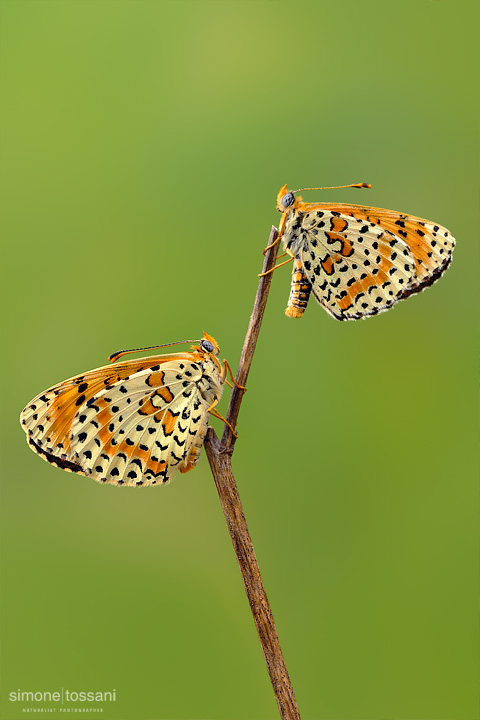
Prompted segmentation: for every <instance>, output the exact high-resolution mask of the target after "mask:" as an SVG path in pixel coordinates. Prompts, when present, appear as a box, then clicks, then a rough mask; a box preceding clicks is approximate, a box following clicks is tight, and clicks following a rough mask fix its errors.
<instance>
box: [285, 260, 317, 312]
mask: <svg viewBox="0 0 480 720" xmlns="http://www.w3.org/2000/svg"><path fill="white" fill-rule="evenodd" d="M311 290H312V286H311V285H310V283H309V281H308V279H307V277H306V275H304V273H303V271H302V263H301V262H300V260H299V259H298V258H295V260H294V261H293V273H292V286H291V288H290V297H289V298H288V305H287V309H286V310H285V315H288V316H289V317H293V318H299V317H302V315H303V313H304V312H305V308H306V307H307V304H308V298H309V297H310V293H311Z"/></svg>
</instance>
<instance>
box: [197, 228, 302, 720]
mask: <svg viewBox="0 0 480 720" xmlns="http://www.w3.org/2000/svg"><path fill="white" fill-rule="evenodd" d="M276 238H277V230H276V229H275V228H274V227H272V231H271V233H270V238H269V242H268V244H269V245H271V244H272V243H273V242H274V240H275V239H276ZM277 253H278V243H277V245H275V246H274V247H273V248H271V249H270V250H268V251H267V253H266V255H265V261H264V264H263V272H266V271H267V270H270V269H271V268H273V267H274V265H275V260H276V257H277ZM271 281H272V273H270V274H269V275H265V277H261V278H260V281H259V283H258V289H257V294H256V297H255V304H254V307H253V312H252V315H251V317H250V323H249V325H248V330H247V334H246V337H245V342H244V345H243V349H242V354H241V357H240V363H239V366H238V371H237V375H236V378H235V379H236V382H237V383H238V384H239V385H245V383H246V380H247V376H248V371H249V370H250V365H251V363H252V357H253V353H254V351H255V346H256V344H257V339H258V334H259V332H260V326H261V323H262V318H263V313H264V310H265V306H266V304H267V297H268V291H269V289H270V284H271ZM243 394H244V390H241V389H240V388H237V387H235V386H234V389H233V391H232V395H231V397H230V404H229V406H228V411H227V420H228V422H229V423H230V424H231V425H232V427H235V424H236V421H237V418H238V413H239V411H240V405H241V402H242V398H243ZM234 445H235V437H234V436H233V434H232V432H231V431H230V430H229V428H228V427H227V426H225V430H224V433H223V437H222V441H221V442H220V440H219V439H218V437H217V435H216V433H215V431H214V430H213V428H211V427H210V428H209V430H208V433H207V437H206V440H205V450H206V452H207V456H208V460H209V463H210V468H211V470H212V474H213V478H214V480H215V485H216V488H217V491H218V495H219V498H220V502H221V504H222V508H223V512H224V514H225V519H226V521H227V526H228V530H229V532H230V537H231V538H232V543H233V548H234V550H235V554H236V556H237V560H238V564H239V566H240V571H241V573H242V578H243V583H244V585H245V591H246V593H247V597H248V601H249V603H250V608H251V610H252V614H253V618H254V620H255V625H256V627H257V632H258V637H259V638H260V644H261V646H262V650H263V654H264V656H265V661H266V663H267V669H268V673H269V675H270V680H271V682H272V686H273V691H274V693H275V699H276V701H277V704H278V708H279V710H280V715H281V717H282V719H283V720H300V713H299V711H298V707H297V702H296V700H295V693H294V692H293V688H292V683H291V682H290V678H289V676H288V671H287V667H286V665H285V660H284V657H283V653H282V649H281V647H280V642H279V639H278V635H277V630H276V628H275V622H274V620H273V615H272V611H271V610H270V605H269V602H268V598H267V594H266V592H265V588H264V586H263V582H262V577H261V575H260V569H259V567H258V562H257V558H256V556H255V551H254V549H253V545H252V540H251V537H250V533H249V531H248V527H247V523H246V520H245V515H244V514H243V508H242V503H241V500H240V496H239V494H238V489H237V485H236V482H235V478H234V476H233V472H232V463H231V459H232V453H233V450H234Z"/></svg>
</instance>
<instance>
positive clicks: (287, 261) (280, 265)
mask: <svg viewBox="0 0 480 720" xmlns="http://www.w3.org/2000/svg"><path fill="white" fill-rule="evenodd" d="M287 252H288V250H287ZM288 254H289V255H290V253H289V252H288ZM294 259H295V258H294V256H293V255H292V257H289V258H288V260H284V261H283V263H278V265H275V267H273V268H271V269H270V270H267V272H264V273H259V274H258V277H265V275H270V273H272V272H273V271H274V270H277V268H279V267H282V265H286V264H287V263H289V262H292V260H294Z"/></svg>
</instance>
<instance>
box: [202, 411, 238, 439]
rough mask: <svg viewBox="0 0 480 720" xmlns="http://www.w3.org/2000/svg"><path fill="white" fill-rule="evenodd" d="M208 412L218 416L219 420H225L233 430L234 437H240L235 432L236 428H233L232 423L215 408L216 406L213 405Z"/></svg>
mask: <svg viewBox="0 0 480 720" xmlns="http://www.w3.org/2000/svg"><path fill="white" fill-rule="evenodd" d="M208 412H209V413H210V415H213V417H216V418H218V419H219V420H223V422H224V423H225V425H228V427H229V428H230V430H231V431H232V433H233V435H234V437H236V438H238V435H237V433H236V432H235V430H234V429H233V427H232V426H231V425H230V423H229V422H228V420H225V418H224V417H223V415H220V413H219V412H218V410H215V408H213V407H211V408H209V409H208Z"/></svg>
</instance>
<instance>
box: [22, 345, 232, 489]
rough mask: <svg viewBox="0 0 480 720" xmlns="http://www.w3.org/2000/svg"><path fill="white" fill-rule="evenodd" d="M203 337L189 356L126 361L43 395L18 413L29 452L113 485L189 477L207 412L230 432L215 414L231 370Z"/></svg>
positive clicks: (66, 382)
mask: <svg viewBox="0 0 480 720" xmlns="http://www.w3.org/2000/svg"><path fill="white" fill-rule="evenodd" d="M203 335H204V337H203V339H202V340H200V341H193V342H198V345H194V346H193V347H192V351H191V352H180V353H173V354H168V355H154V356H152V357H146V358H140V359H135V360H127V361H124V362H121V363H118V364H117V365H114V366H112V365H109V366H106V367H101V368H98V369H96V370H90V371H89V372H87V373H85V374H83V375H77V376H76V377H73V378H71V379H70V380H65V381H64V382H62V383H59V384H58V385H54V386H53V387H51V388H49V390H45V392H43V393H41V394H40V395H38V396H37V397H36V398H34V399H33V400H32V401H31V402H30V403H29V404H28V405H27V407H26V408H25V409H24V410H23V411H22V413H21V416H20V422H21V424H22V427H23V429H24V430H25V432H26V434H27V440H28V442H29V444H30V447H31V448H32V450H33V451H34V452H36V453H37V454H38V455H40V457H42V458H43V459H44V460H46V461H47V462H49V463H52V465H55V466H57V467H60V468H62V469H63V470H68V471H69V472H75V473H79V474H80V475H87V476H89V477H93V478H94V479H95V480H98V481H99V482H102V483H109V484H113V485H126V486H136V487H138V486H142V485H143V486H146V485H156V484H164V483H167V482H169V480H170V479H171V477H172V475H173V474H174V472H175V471H176V470H180V472H182V473H185V472H188V471H189V470H191V469H192V468H193V467H195V465H196V464H197V462H198V460H199V457H200V451H201V449H202V445H203V441H204V439H205V435H206V432H207V429H208V416H209V414H211V415H213V416H214V417H218V418H219V419H221V420H223V421H224V422H225V423H226V424H227V425H228V426H229V427H230V429H231V430H232V432H233V433H234V430H233V428H232V427H231V425H229V423H228V422H227V421H226V420H225V418H223V417H222V416H221V415H220V413H218V412H217V410H215V405H216V404H217V403H218V401H219V400H220V398H221V396H222V391H223V385H224V383H225V382H227V384H228V385H230V383H229V381H228V380H227V379H226V375H227V370H228V372H229V373H230V377H231V379H232V381H233V382H235V381H234V380H233V377H232V371H231V369H230V366H229V364H228V363H227V361H226V360H224V361H223V365H222V364H221V363H220V362H219V360H218V355H219V353H220V349H219V347H218V345H217V343H216V341H215V339H214V338H213V337H211V336H210V335H207V334H206V333H204V334H203ZM183 342H192V341H190V340H185V341H183ZM177 344H178V343H168V345H177ZM168 345H156V346H154V347H148V348H139V349H138V350H124V351H121V352H118V353H114V354H113V355H110V358H109V360H111V361H112V362H115V360H117V359H118V358H119V357H121V356H122V355H125V354H126V353H130V352H139V351H142V350H155V349H157V348H161V347H167V346H168ZM238 387H241V386H238ZM242 389H245V388H242ZM234 434H235V433H234Z"/></svg>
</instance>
